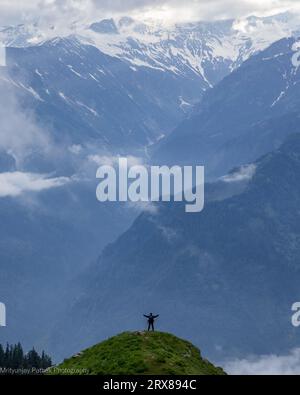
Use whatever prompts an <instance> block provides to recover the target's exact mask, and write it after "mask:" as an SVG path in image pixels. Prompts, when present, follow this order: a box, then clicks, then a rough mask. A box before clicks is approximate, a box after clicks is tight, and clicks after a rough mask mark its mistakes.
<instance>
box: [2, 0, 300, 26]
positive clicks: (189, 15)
mask: <svg viewBox="0 0 300 395" xmlns="http://www.w3.org/2000/svg"><path fill="white" fill-rule="evenodd" d="M297 3H299V0H26V1H24V0H0V24H1V25H3V24H11V23H21V22H23V21H26V20H28V19H31V20H32V19H35V18H36V17H38V18H46V19H47V20H49V21H51V22H52V23H55V19H56V18H59V19H61V18H62V17H64V18H65V17H66V15H67V16H68V20H70V19H80V18H82V19H86V18H88V19H90V20H95V19H98V18H102V17H107V16H114V15H120V14H126V15H131V16H134V17H137V16H138V17H142V18H143V17H145V18H148V17H153V18H163V19H167V20H169V21H179V20H195V19H197V20H208V19H223V18H231V17H242V16H246V15H249V14H256V15H271V14H275V13H278V12H281V11H285V10H288V9H295V8H296V7H299V5H298V6H297Z"/></svg>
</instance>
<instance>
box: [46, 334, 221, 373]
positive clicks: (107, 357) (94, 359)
mask: <svg viewBox="0 0 300 395" xmlns="http://www.w3.org/2000/svg"><path fill="white" fill-rule="evenodd" d="M78 371H82V374H89V375H104V374H108V375H126V374H128V375H139V374H147V375H150V374H153V375H162V374H167V375H177V374H178V375H179V374H188V375H192V374H194V375H224V374H225V373H224V371H223V370H222V369H221V368H218V367H215V366H214V365H212V364H211V363H210V362H208V361H207V360H205V359H203V358H202V357H201V354H200V351H199V350H198V349H197V348H196V347H195V346H193V345H192V344H191V343H189V342H187V341H185V340H182V339H179V338H177V337H175V336H173V335H171V334H168V333H162V332H152V333H151V332H125V333H122V334H120V335H118V336H114V337H112V338H110V339H108V340H106V341H103V342H102V343H99V344H97V345H95V346H93V347H91V348H89V349H87V350H85V351H83V352H81V353H79V354H78V355H76V356H73V357H72V358H70V359H67V360H65V361H64V362H63V363H62V364H60V365H58V366H57V367H56V368H55V369H54V370H53V371H52V372H51V371H50V372H49V373H50V374H78Z"/></svg>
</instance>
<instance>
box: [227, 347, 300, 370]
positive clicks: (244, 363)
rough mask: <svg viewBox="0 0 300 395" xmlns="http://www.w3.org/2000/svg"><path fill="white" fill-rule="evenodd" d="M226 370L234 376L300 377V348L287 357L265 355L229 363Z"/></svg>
mask: <svg viewBox="0 0 300 395" xmlns="http://www.w3.org/2000/svg"><path fill="white" fill-rule="evenodd" d="M224 370H225V371H226V372H227V373H228V374H233V375H300V348H295V349H293V350H291V351H290V353H289V354H287V355H275V354H271V355H263V356H259V357H249V358H245V359H235V360H232V361H228V362H227V363H225V365H224Z"/></svg>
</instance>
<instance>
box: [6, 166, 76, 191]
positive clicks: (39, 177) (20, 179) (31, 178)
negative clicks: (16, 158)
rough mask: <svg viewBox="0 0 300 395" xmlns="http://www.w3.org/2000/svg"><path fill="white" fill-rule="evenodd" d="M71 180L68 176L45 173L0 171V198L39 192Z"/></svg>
mask: <svg viewBox="0 0 300 395" xmlns="http://www.w3.org/2000/svg"><path fill="white" fill-rule="evenodd" d="M69 182H71V179H70V178H68V177H49V176H47V175H45V174H35V173H23V172H19V171H16V172H6V173H0V198H3V197H18V196H20V195H22V194H24V193H26V192H41V191H43V190H47V189H51V188H58V187H61V186H63V185H65V184H67V183H69Z"/></svg>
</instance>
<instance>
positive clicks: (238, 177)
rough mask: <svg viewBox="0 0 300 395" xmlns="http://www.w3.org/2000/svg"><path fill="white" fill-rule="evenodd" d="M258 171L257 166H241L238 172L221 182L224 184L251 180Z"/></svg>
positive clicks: (223, 178)
mask: <svg viewBox="0 0 300 395" xmlns="http://www.w3.org/2000/svg"><path fill="white" fill-rule="evenodd" d="M255 171H256V165H254V164H250V165H244V166H241V167H240V168H239V169H238V170H237V171H236V172H233V173H230V174H227V175H226V176H223V177H221V180H222V181H224V182H238V181H244V180H251V178H252V177H253V176H254V174H255Z"/></svg>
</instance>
